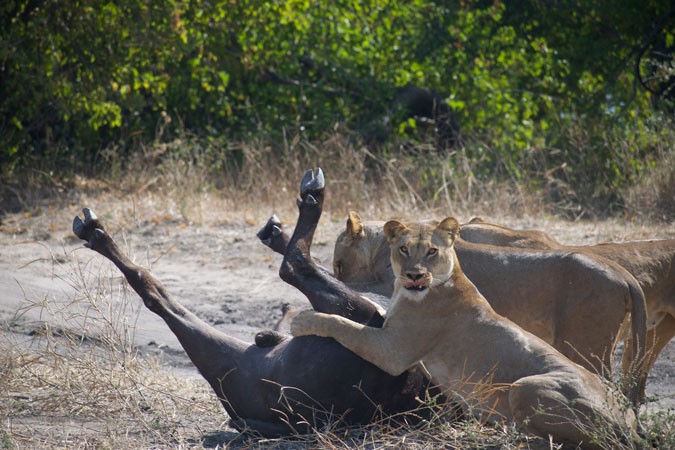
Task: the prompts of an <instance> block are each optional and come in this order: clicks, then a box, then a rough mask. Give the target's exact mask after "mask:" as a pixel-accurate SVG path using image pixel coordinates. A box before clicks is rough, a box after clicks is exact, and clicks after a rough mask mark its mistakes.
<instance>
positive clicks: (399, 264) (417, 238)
mask: <svg viewBox="0 0 675 450" xmlns="http://www.w3.org/2000/svg"><path fill="white" fill-rule="evenodd" d="M384 234H385V236H386V237H387V240H388V241H389V247H390V250H391V266H392V270H393V271H394V276H395V277H396V281H395V289H396V290H398V289H403V290H405V291H404V292H407V293H408V296H410V297H413V298H423V297H424V296H426V294H427V292H428V291H429V288H430V287H433V286H436V285H439V284H442V283H445V282H446V281H447V280H448V279H449V278H450V276H451V275H452V271H453V269H454V267H455V260H456V256H455V251H454V248H453V246H454V243H455V239H456V238H457V236H458V234H459V223H458V222H457V220H456V219H455V218H454V217H448V218H446V219H443V220H442V221H441V222H428V223H420V222H414V223H409V224H403V223H401V222H398V221H396V220H390V221H389V222H387V223H385V224H384Z"/></svg>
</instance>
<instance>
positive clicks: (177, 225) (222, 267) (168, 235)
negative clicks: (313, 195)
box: [0, 196, 675, 435]
mask: <svg viewBox="0 0 675 450" xmlns="http://www.w3.org/2000/svg"><path fill="white" fill-rule="evenodd" d="M291 199H292V197H290V196H289V201H292V200H291ZM97 203H100V204H97ZM82 206H90V207H92V209H94V210H95V211H96V212H97V213H98V214H99V215H100V216H101V217H102V218H103V220H104V223H105V224H106V225H107V226H108V228H109V231H110V232H111V233H112V234H113V235H114V237H115V238H116V239H117V240H118V242H124V244H125V247H126V248H127V249H128V250H129V253H130V254H131V255H133V257H134V258H135V259H136V261H138V262H140V263H141V264H143V265H145V266H148V267H150V268H151V270H152V272H153V273H154V275H155V276H156V277H157V278H158V279H159V280H161V281H162V282H163V283H164V284H165V286H166V287H167V289H168V290H169V292H170V293H171V294H172V295H173V296H174V298H175V299H177V300H179V301H180V302H181V303H183V304H184V305H185V306H186V307H187V308H188V309H190V310H191V311H193V312H195V313H196V314H197V315H199V316H200V317H201V318H203V319H204V320H206V321H207V322H209V323H210V324H212V325H213V326H214V327H216V328H219V329H221V330H224V331H225V332H227V333H230V334H232V335H236V336H238V337H240V338H241V339H244V340H247V341H250V340H252V338H253V335H254V334H255V332H257V331H258V330H260V329H262V328H266V327H271V326H272V325H273V324H274V322H275V320H277V319H278V318H279V316H280V306H281V304H282V303H283V302H289V303H291V304H293V305H295V306H300V307H304V306H305V305H306V301H305V299H304V298H303V296H302V295H301V294H300V293H299V292H297V291H296V290H294V289H293V288H291V287H290V286H288V285H286V284H285V283H284V282H283V281H281V280H280V279H279V277H278V275H277V271H278V267H279V263H280V261H281V258H280V257H279V256H278V255H275V254H272V252H271V251H270V250H268V249H267V248H266V247H264V246H263V245H261V244H260V243H259V242H258V241H257V239H256V238H255V232H256V231H257V229H258V225H259V224H261V223H262V222H263V221H264V218H265V216H263V214H264V213H262V212H261V213H255V214H249V215H248V216H247V215H246V214H243V213H242V214H241V215H240V216H241V217H236V216H234V215H231V216H230V218H229V219H228V220H219V219H214V220H204V221H202V222H203V223H201V224H191V223H186V222H185V221H184V220H181V219H180V216H179V215H178V214H175V213H171V211H168V212H166V213H165V214H162V215H157V214H155V215H151V214H150V213H148V214H146V213H145V212H144V208H143V207H138V208H137V205H134V208H135V209H134V211H130V208H131V207H128V208H126V209H125V207H116V208H114V209H113V208H108V207H106V202H97V201H95V200H93V201H92V202H91V203H88V204H86V203H85V204H81V205H80V204H78V205H69V206H67V207H63V208H54V209H46V210H43V212H42V213H41V214H38V215H32V216H30V217H28V216H26V215H21V214H19V215H13V216H11V215H10V216H6V217H4V219H3V224H2V227H1V230H2V232H0V326H1V327H0V330H2V331H0V333H2V334H1V335H0V340H3V339H4V340H6V341H10V340H11V342H13V343H16V345H26V346H30V345H32V344H31V342H32V339H33V337H32V336H31V335H32V334H33V333H34V331H35V330H38V329H40V327H42V326H44V324H45V323H47V324H50V325H51V326H52V327H65V328H67V329H70V330H75V331H78V329H79V331H80V332H85V333H87V332H88V333H95V331H92V330H89V329H87V327H88V324H87V319H86V318H84V317H88V316H87V314H95V311H91V307H90V306H87V304H86V302H85V303H83V302H81V301H79V300H78V296H82V292H83V291H86V290H87V286H89V287H91V286H93V285H95V284H97V283H100V282H101V280H103V284H104V285H105V284H107V285H109V286H110V291H111V292H110V293H109V294H110V295H109V297H110V298H111V299H112V300H111V302H112V303H113V308H114V307H115V306H114V303H115V301H117V300H116V299H117V297H116V296H117V295H118V294H117V293H116V292H117V291H116V289H119V285H120V276H119V273H118V272H116V270H115V268H114V267H112V265H111V264H109V263H108V262H107V261H105V260H104V258H103V257H101V256H100V255H98V254H95V253H94V252H91V251H90V250H88V249H85V248H83V246H82V244H81V242H80V241H79V240H78V239H77V238H75V236H73V235H72V234H71V232H70V224H71V221H72V217H73V216H74V215H75V214H77V213H78V212H79V209H80V208H81V207H82ZM148 210H149V211H152V210H153V208H149V209H148ZM154 210H155V211H156V208H155V209H154ZM285 211H286V212H285V214H286V217H282V220H283V221H284V223H285V224H287V226H288V228H289V229H292V226H293V222H294V220H295V216H294V215H293V213H292V211H293V210H292V209H286V210H285ZM289 211H290V212H289ZM270 212H271V210H270ZM212 215H214V216H217V212H213V213H212ZM209 217H210V216H209ZM469 218H470V217H461V218H460V219H462V220H468V219H469ZM488 218H489V217H488ZM324 219H325V220H322V223H321V225H320V229H319V231H318V233H317V236H316V240H315V246H314V255H315V256H317V257H318V258H319V259H320V260H321V261H322V262H323V263H324V264H325V265H326V266H327V267H332V265H331V254H332V243H333V241H334V239H335V236H336V235H337V233H338V232H339V231H340V229H341V227H342V226H343V223H344V222H343V219H341V213H339V212H335V213H328V214H325V218H324ZM492 219H494V218H492ZM506 223H507V224H510V225H512V226H517V227H525V228H545V229H546V230H547V231H548V232H549V233H551V234H552V235H554V236H555V237H556V238H558V239H560V240H561V241H563V242H566V243H570V244H583V243H592V242H599V241H603V240H609V239H614V240H622V239H646V238H653V237H656V238H665V237H671V238H673V237H675V229H674V227H673V226H672V225H670V226H666V225H662V226H658V227H657V226H650V227H646V226H642V225H640V224H637V223H632V222H625V223H624V222H620V221H611V222H604V223H574V224H572V223H568V222H560V221H551V220H548V219H546V220H543V221H542V220H540V221H537V220H535V219H532V218H529V219H518V220H514V219H510V220H507V221H506ZM83 285H84V286H83ZM120 295H121V294H120ZM124 295H127V296H128V297H129V298H130V299H131V301H129V302H128V305H125V306H124V310H120V311H117V312H116V315H115V317H116V319H115V320H117V321H119V323H120V324H121V323H124V324H125V326H128V327H129V328H130V329H131V330H132V335H131V339H132V341H133V343H134V345H136V346H137V348H138V349H139V351H140V353H141V354H142V355H156V356H160V357H161V361H162V364H164V365H165V366H166V369H167V370H171V369H172V368H174V369H175V368H178V369H180V370H177V371H175V373H177V374H178V376H179V377H180V376H185V377H186V379H187V378H191V377H195V376H196V371H195V370H194V369H193V368H192V366H191V364H190V362H189V360H188V359H187V357H186V356H185V355H184V353H183V352H182V349H181V348H180V346H179V344H178V342H177V340H176V339H175V337H174V336H173V335H172V334H171V332H170V330H169V329H168V328H167V327H166V325H165V324H164V323H163V322H162V321H161V320H160V319H159V318H158V317H157V316H155V315H154V314H152V313H151V312H149V311H148V310H146V309H145V308H144V307H143V306H142V302H140V300H139V299H138V298H137V297H136V296H135V295H134V294H133V293H131V294H128V293H127V294H124ZM674 300H675V299H674ZM134 302H135V303H134ZM30 305H32V307H29V306H30ZM40 305H42V306H40ZM63 308H67V311H68V314H64V310H63ZM79 309H82V310H87V311H84V312H83V311H79V312H83V314H77V312H78V310H79ZM648 394H649V395H650V396H653V397H654V398H655V399H656V401H653V402H651V403H649V404H648V405H647V409H648V410H662V409H672V408H675V341H674V342H671V343H670V345H669V346H668V347H667V348H666V350H665V351H664V352H663V353H662V355H661V356H660V358H659V360H658V361H657V364H656V366H655V367H654V369H653V370H652V372H651V373H650V376H649V381H648ZM9 419H10V418H5V420H6V421H7V420H9ZM223 419H224V420H225V413H224V412H223ZM34 422H35V423H34V424H33V425H35V424H37V423H39V424H40V427H38V428H37V429H38V430H44V429H45V428H47V429H48V428H50V426H53V427H58V426H59V424H57V423H51V424H50V423H40V419H39V418H35V419H34ZM209 431H213V430H208V429H206V430H204V433H205V435H207V434H208V433H209ZM38 432H39V431H38Z"/></svg>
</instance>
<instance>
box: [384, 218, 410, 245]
mask: <svg viewBox="0 0 675 450" xmlns="http://www.w3.org/2000/svg"><path fill="white" fill-rule="evenodd" d="M407 229H408V227H406V226H405V225H403V224H402V223H401V222H399V221H398V220H390V221H389V222H387V223H385V224H384V235H385V236H387V240H389V242H391V241H393V240H394V239H396V238H397V237H398V236H400V235H401V233H403V232H404V231H405V230H407Z"/></svg>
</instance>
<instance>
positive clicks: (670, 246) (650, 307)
mask: <svg viewBox="0 0 675 450" xmlns="http://www.w3.org/2000/svg"><path fill="white" fill-rule="evenodd" d="M460 236H461V237H462V238H463V239H465V240H468V241H470V242H476V243H484V244H490V245H497V246H506V247H519V248H539V249H552V250H562V251H571V252H577V253H582V254H585V255H588V256H590V257H592V258H595V259H598V258H603V260H609V261H613V262H614V263H616V264H619V265H620V266H621V267H623V268H625V269H626V270H627V271H628V272H629V273H631V274H632V275H633V276H634V277H635V279H636V280H637V282H638V283H639V284H640V287H641V288H642V291H643V292H644V295H645V301H646V307H647V338H646V342H647V346H648V353H649V355H648V362H647V363H646V364H645V368H644V370H645V371H648V370H649V369H650V368H651V367H652V365H653V364H654V361H656V359H657V358H658V356H659V354H660V353H661V351H662V350H663V348H664V347H665V346H666V344H668V342H670V341H671V339H673V337H675V239H660V240H649V241H628V242H606V243H602V244H595V245H584V246H568V245H564V244H561V243H560V242H558V241H556V240H555V239H553V238H552V237H550V236H548V235H547V234H546V233H544V232H541V231H534V230H514V229H511V228H508V227H505V226H503V225H498V224H493V223H489V222H485V221H482V220H478V221H475V222H474V221H471V222H470V224H469V225H467V226H464V227H462V230H461V232H460ZM626 337H627V338H630V336H626ZM631 363H632V353H631V352H625V353H624V359H623V366H624V369H625V368H627V367H629V366H630V365H631Z"/></svg>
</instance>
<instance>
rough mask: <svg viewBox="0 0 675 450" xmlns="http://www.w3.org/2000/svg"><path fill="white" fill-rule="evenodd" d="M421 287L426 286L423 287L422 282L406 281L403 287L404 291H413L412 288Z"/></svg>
mask: <svg viewBox="0 0 675 450" xmlns="http://www.w3.org/2000/svg"><path fill="white" fill-rule="evenodd" d="M423 286H426V285H425V284H424V282H422V281H408V282H407V283H406V284H405V285H404V287H405V288H406V289H414V288H419V287H423Z"/></svg>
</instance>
